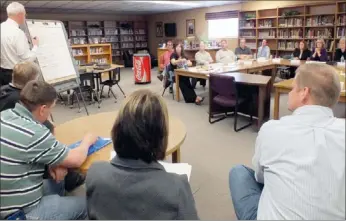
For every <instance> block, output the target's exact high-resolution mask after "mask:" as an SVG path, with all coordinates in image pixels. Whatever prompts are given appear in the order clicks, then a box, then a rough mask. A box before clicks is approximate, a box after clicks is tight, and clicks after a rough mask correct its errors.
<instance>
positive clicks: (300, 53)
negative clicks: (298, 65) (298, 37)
mask: <svg viewBox="0 0 346 221" xmlns="http://www.w3.org/2000/svg"><path fill="white" fill-rule="evenodd" d="M310 57H311V51H310V50H309V49H308V46H307V44H306V42H305V41H301V42H299V48H295V49H294V51H293V59H294V60H302V61H306V60H308V59H309V58H310Z"/></svg>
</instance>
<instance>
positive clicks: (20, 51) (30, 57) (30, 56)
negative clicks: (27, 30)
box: [16, 31, 38, 61]
mask: <svg viewBox="0 0 346 221" xmlns="http://www.w3.org/2000/svg"><path fill="white" fill-rule="evenodd" d="M33 45H34V46H33V48H32V50H30V48H29V44H28V39H27V38H26V36H25V34H24V32H22V31H21V32H20V34H19V35H18V37H17V41H16V49H17V55H18V57H19V58H20V59H21V61H34V60H35V59H36V51H37V47H38V40H37V39H33Z"/></svg>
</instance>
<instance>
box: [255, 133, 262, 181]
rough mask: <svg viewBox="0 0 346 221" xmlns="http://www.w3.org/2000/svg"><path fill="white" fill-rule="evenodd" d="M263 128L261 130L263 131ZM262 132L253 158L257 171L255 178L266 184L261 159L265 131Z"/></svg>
mask: <svg viewBox="0 0 346 221" xmlns="http://www.w3.org/2000/svg"><path fill="white" fill-rule="evenodd" d="M262 129H263V127H262V128H261V130H262ZM261 130H260V131H259V132H258V135H257V138H256V144H255V154H254V156H253V158H252V165H253V166H254V169H255V178H256V180H257V182H259V183H264V169H263V166H262V165H261V162H260V159H261V151H262V150H261V145H262V139H263V131H262V132H261Z"/></svg>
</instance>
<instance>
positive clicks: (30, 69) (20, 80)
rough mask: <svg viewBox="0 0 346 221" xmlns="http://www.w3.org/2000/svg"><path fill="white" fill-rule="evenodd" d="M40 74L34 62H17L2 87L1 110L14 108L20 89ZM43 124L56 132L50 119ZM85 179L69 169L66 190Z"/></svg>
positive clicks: (0, 93)
mask: <svg viewBox="0 0 346 221" xmlns="http://www.w3.org/2000/svg"><path fill="white" fill-rule="evenodd" d="M38 74H39V68H38V66H37V65H36V64H35V63H33V62H29V61H25V62H21V63H18V64H16V65H15V66H14V68H13V72H12V82H11V83H10V84H8V85H4V86H2V87H0V111H4V110H7V109H12V108H14V107H15V106H16V104H17V103H18V102H19V99H20V91H21V90H22V89H23V87H24V86H25V85H26V84H27V83H28V82H29V81H31V80H35V79H36V78H37V77H38ZM43 125H44V126H46V127H47V128H48V129H49V130H50V131H51V133H53V134H54V125H53V124H52V123H51V122H50V121H49V120H46V121H45V122H43ZM44 177H45V178H48V177H49V172H48V170H46V173H45V174H44ZM84 180H85V177H84V176H83V175H82V174H79V173H77V172H75V171H69V172H68V173H67V175H66V177H65V190H66V191H72V190H73V189H75V188H76V187H78V186H80V185H82V184H83V183H84Z"/></svg>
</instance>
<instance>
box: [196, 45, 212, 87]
mask: <svg viewBox="0 0 346 221" xmlns="http://www.w3.org/2000/svg"><path fill="white" fill-rule="evenodd" d="M195 60H196V66H198V65H200V66H203V65H208V64H210V63H212V62H214V61H213V58H212V57H211V56H210V53H209V52H207V51H206V50H205V44H204V42H203V41H201V42H200V43H199V51H198V52H197V53H196V54H195ZM197 81H199V84H200V85H201V86H203V87H205V85H206V80H205V79H201V78H192V79H191V84H192V87H193V88H196V84H197Z"/></svg>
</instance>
